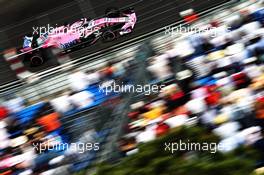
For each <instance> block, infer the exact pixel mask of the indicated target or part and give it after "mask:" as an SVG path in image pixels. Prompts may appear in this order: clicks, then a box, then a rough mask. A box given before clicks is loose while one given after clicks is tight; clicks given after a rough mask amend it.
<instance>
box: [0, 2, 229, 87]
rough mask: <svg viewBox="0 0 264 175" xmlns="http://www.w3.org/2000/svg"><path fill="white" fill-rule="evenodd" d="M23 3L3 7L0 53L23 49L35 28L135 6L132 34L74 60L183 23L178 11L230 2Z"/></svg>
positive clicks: (74, 55)
mask: <svg viewBox="0 0 264 175" xmlns="http://www.w3.org/2000/svg"><path fill="white" fill-rule="evenodd" d="M23 1H27V3H26V4H23V5H19V4H11V5H9V6H7V7H6V6H4V7H3V10H2V11H1V13H0V15H1V18H0V22H1V26H0V30H1V35H0V38H1V40H0V48H1V50H3V49H6V48H9V47H19V46H21V44H22V37H23V36H24V35H25V34H26V33H31V32H33V27H36V26H46V25H47V24H50V25H52V26H55V25H56V24H57V25H61V24H63V23H64V22H70V23H71V22H74V21H76V20H78V19H79V18H81V17H89V18H99V17H102V16H103V15H104V13H105V9H106V8H108V7H118V8H127V7H133V8H134V9H135V11H136V14H137V17H138V22H137V24H136V26H135V29H134V31H133V33H131V34H129V35H126V36H123V37H121V38H118V39H117V40H115V41H113V42H109V43H103V42H102V41H100V40H99V41H98V42H97V43H96V44H94V45H92V46H89V47H86V48H84V49H81V50H78V51H75V52H73V53H71V54H70V56H71V58H72V59H76V58H79V57H81V56H84V55H87V54H90V53H93V52H97V51H100V50H105V49H106V48H109V47H111V46H114V45H116V44H119V43H122V42H124V41H128V40H130V39H132V38H135V37H137V36H140V35H143V34H147V33H149V32H151V31H153V30H155V29H158V28H162V27H164V26H166V25H169V24H171V23H175V22H177V21H179V20H181V17H180V15H179V12H181V11H184V10H187V9H189V8H192V9H194V10H195V11H196V12H201V11H204V10H206V9H209V8H212V7H214V6H216V5H219V4H221V3H223V2H227V0H107V1H106V0H90V1H88V0H81V1H80V0H79V1H69V0H63V2H62V0H56V1H54V0H45V1H43V2H42V1H37V2H38V3H36V0H23ZM29 1H32V3H31V4H30V3H29ZM10 2H11V1H10ZM16 2H17V1H16ZM0 4H1V1H0ZM12 5H13V6H12ZM12 9H13V10H12ZM0 64H1V63H0ZM4 65H5V67H6V66H7V65H6V64H2V66H1V69H2V70H3V69H5V67H3V66H4ZM51 66H53V65H52V62H48V63H46V64H45V65H43V66H41V67H38V68H34V69H32V70H33V71H39V70H43V69H47V68H49V67H51ZM6 69H8V67H6ZM1 77H2V78H1ZM15 79H16V78H15V76H14V75H12V76H10V77H8V78H3V75H1V74H0V84H4V83H6V82H10V81H13V80H15Z"/></svg>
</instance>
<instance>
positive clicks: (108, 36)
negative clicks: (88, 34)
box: [102, 30, 117, 42]
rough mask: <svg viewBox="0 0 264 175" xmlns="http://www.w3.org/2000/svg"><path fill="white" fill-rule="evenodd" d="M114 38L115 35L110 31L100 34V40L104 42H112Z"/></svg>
mask: <svg viewBox="0 0 264 175" xmlns="http://www.w3.org/2000/svg"><path fill="white" fill-rule="evenodd" d="M116 37H117V36H116V34H115V33H114V32H113V31H112V30H106V31H104V32H103V34H102V38H103V40H104V41H105V42H109V41H113V40H115V39H116Z"/></svg>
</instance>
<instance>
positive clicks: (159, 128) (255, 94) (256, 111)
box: [0, 4, 264, 175]
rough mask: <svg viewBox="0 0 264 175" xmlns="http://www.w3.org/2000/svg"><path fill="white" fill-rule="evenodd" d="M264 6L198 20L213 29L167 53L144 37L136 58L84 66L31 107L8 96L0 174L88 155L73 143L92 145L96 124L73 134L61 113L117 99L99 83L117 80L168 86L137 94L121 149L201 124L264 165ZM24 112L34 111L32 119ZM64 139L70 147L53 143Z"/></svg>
mask: <svg viewBox="0 0 264 175" xmlns="http://www.w3.org/2000/svg"><path fill="white" fill-rule="evenodd" d="M263 11H264V9H263V8H262V7H261V6H260V5H256V4H254V5H251V6H249V7H246V8H244V9H243V10H241V11H239V12H234V13H233V14H232V15H229V17H227V18H223V19H218V20H217V19H213V20H211V21H210V22H208V23H207V24H204V23H203V24H202V26H199V25H198V26H199V27H203V26H205V25H206V26H210V27H214V29H213V30H209V31H206V32H203V33H186V34H184V37H182V38H181V39H180V40H177V41H176V42H170V43H168V44H167V46H166V49H165V51H163V52H159V51H156V50H155V49H154V48H153V46H152V45H151V42H146V43H145V44H143V45H141V46H140V47H139V48H138V51H137V53H136V55H135V58H134V59H130V60H126V61H121V62H114V61H113V62H110V63H108V64H107V65H105V66H103V67H101V68H96V69H90V70H88V71H86V72H84V71H82V70H81V69H74V70H72V72H71V74H70V75H69V76H68V82H69V86H68V87H65V90H63V91H59V92H57V93H56V94H54V95H53V96H52V97H47V99H44V100H43V101H42V102H40V103H38V104H35V105H33V106H27V105H26V104H27V102H26V100H25V99H23V98H21V97H12V95H10V96H11V97H9V98H7V99H5V101H4V102H3V103H2V104H1V107H0V174H21V175H26V174H41V173H42V174H52V173H54V172H53V171H50V169H54V168H57V167H60V166H62V165H69V164H72V160H79V159H78V158H79V157H81V156H82V155H84V154H80V153H79V152H78V151H79V150H76V149H71V144H70V143H71V142H79V143H80V142H84V143H95V142H96V141H97V140H98V138H99V137H101V135H102V133H100V131H95V130H94V128H91V129H90V130H88V131H87V132H85V133H80V135H79V138H72V137H71V135H70V134H69V133H68V132H67V130H66V129H65V128H64V127H63V123H62V122H61V119H62V118H63V116H67V115H68V114H72V113H77V112H79V111H81V110H86V109H89V108H91V107H93V106H98V105H102V106H103V105H104V103H105V102H107V101H108V102H109V98H110V100H112V99H113V98H119V94H115V93H113V94H110V97H109V94H108V95H106V94H105V93H104V92H102V91H101V89H100V88H99V87H100V86H101V85H106V86H109V82H113V81H114V82H115V83H117V84H118V83H119V84H159V85H164V86H163V88H162V89H160V91H159V93H155V94H151V95H147V96H146V95H145V94H144V93H142V94H136V95H137V96H142V97H143V99H142V98H141V100H137V101H136V102H135V103H133V104H131V106H130V108H131V111H130V112H129V113H128V118H129V123H128V125H127V126H125V127H124V130H125V134H124V136H123V137H122V139H120V143H118V145H119V148H120V151H121V152H122V153H123V155H130V154H133V153H135V152H136V151H137V145H138V144H139V143H142V142H148V141H151V140H153V139H155V138H157V137H159V136H161V135H164V134H166V133H168V132H169V131H170V129H171V128H174V127H178V126H182V125H189V124H197V125H201V126H203V127H206V128H208V129H209V130H210V131H211V132H214V133H215V134H216V135H218V136H219V137H220V138H221V143H222V144H223V145H225V147H224V148H225V149H223V150H222V151H223V152H228V151H231V150H234V149H235V148H237V147H239V146H240V145H252V146H253V147H254V148H256V150H258V151H259V152H260V154H262V155H263V156H262V159H261V160H260V161H259V162H258V165H257V166H263V165H264V150H263V148H264V139H263V128H264V93H263V87H264V72H263V71H264V68H263V63H264V29H263V25H264V16H263ZM212 33H213V35H214V37H212ZM215 34H216V35H215ZM110 85H111V83H110ZM121 95H123V94H121ZM126 95H127V94H125V96H126ZM122 97H124V96H122ZM110 104H112V105H113V104H114V103H112V101H110ZM29 108H30V110H29ZM32 111H34V112H32ZM109 112H110V111H109ZM25 113H31V114H30V117H28V115H27V116H25ZM66 143H67V144H69V145H70V146H69V147H66V148H65V146H57V147H56V149H51V148H54V145H63V144H66ZM88 152H89V154H85V157H89V156H90V157H94V152H93V151H90V150H89V151H88ZM85 165H88V164H85Z"/></svg>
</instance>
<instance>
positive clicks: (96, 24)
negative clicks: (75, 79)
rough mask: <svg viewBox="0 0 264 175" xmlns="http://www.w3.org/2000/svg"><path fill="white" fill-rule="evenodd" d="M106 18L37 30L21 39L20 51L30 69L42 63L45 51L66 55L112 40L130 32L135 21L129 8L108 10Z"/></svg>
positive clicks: (83, 20) (84, 20)
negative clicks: (57, 50)
mask: <svg viewBox="0 0 264 175" xmlns="http://www.w3.org/2000/svg"><path fill="white" fill-rule="evenodd" d="M105 13H106V14H105V17H103V18H99V19H92V20H89V19H87V18H82V19H80V20H79V21H76V22H74V23H73V24H65V25H62V26H59V27H55V28H53V27H50V26H49V25H48V26H47V27H46V28H45V30H43V29H44V28H36V29H34V28H33V29H34V32H33V34H32V35H30V36H25V37H24V42H23V48H22V49H20V52H22V53H25V59H29V60H30V62H31V66H39V65H41V64H43V63H44V62H45V59H46V57H47V56H45V50H47V49H48V48H60V49H62V53H68V52H71V51H74V50H77V49H80V48H82V47H85V46H88V45H92V44H94V43H95V42H96V41H97V40H99V39H102V40H103V41H104V42H109V41H113V40H115V39H116V38H118V37H119V36H122V35H125V34H128V33H131V32H132V30H133V29H134V26H135V24H136V21H137V17H136V13H135V12H134V10H133V9H132V8H130V9H126V10H122V11H121V10H119V9H116V8H109V9H107V10H106V12H105Z"/></svg>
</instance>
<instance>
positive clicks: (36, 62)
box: [30, 54, 44, 67]
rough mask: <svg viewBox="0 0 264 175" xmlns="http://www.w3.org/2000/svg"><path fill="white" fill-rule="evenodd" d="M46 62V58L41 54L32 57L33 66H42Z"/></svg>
mask: <svg viewBox="0 0 264 175" xmlns="http://www.w3.org/2000/svg"><path fill="white" fill-rule="evenodd" d="M43 63H44V59H43V57H42V56H41V55H40V54H35V55H33V56H32V57H31V58H30V65H31V66H32V67H36V66H40V65H42V64H43Z"/></svg>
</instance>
